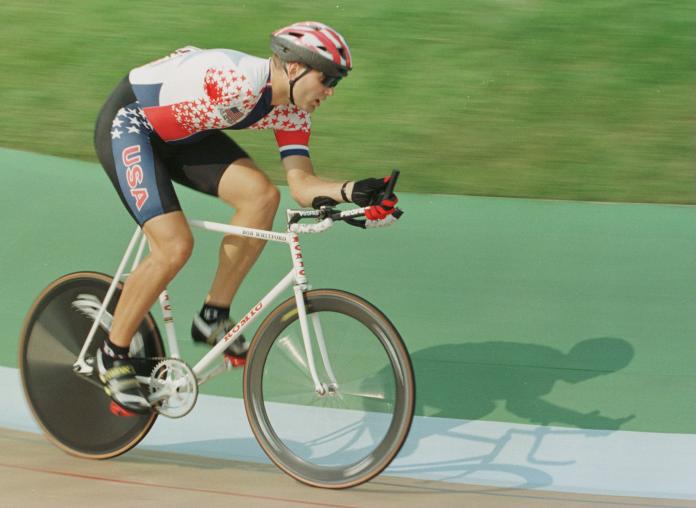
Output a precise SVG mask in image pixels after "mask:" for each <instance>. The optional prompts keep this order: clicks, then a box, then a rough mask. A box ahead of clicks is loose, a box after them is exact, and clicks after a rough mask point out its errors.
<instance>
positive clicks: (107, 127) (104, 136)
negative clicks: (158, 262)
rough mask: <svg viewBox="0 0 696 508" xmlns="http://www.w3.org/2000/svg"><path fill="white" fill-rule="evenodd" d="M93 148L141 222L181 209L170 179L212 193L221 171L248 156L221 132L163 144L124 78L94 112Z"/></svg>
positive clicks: (215, 191) (128, 207) (215, 193)
mask: <svg viewBox="0 0 696 508" xmlns="http://www.w3.org/2000/svg"><path fill="white" fill-rule="evenodd" d="M94 146H95V148H96V151H97V157H99V161H100V162H101V165H102V166H103V167H104V169H105V170H106V173H107V175H109V178H110V179H111V183H113V185H114V187H115V188H116V192H117V193H118V195H119V197H120V198H121V201H122V202H123V204H124V205H125V207H126V209H127V210H128V212H129V213H130V214H131V215H132V216H133V219H135V221H136V222H137V223H138V224H139V225H141V226H142V225H143V224H144V223H145V222H146V221H148V220H149V219H151V218H153V217H157V216H158V215H162V214H164V213H168V212H172V211H175V210H181V205H180V204H179V199H178V198H177V196H176V192H174V185H173V184H172V180H173V181H175V182H177V183H180V184H182V185H185V186H186V187H190V188H191V189H195V190H197V191H200V192H204V193H206V194H210V195H211V196H217V195H218V185H219V183H220V178H222V174H223V173H224V172H225V169H226V168H227V167H228V166H229V165H230V164H232V163H233V162H234V161H236V160H238V159H241V158H243V157H249V156H248V155H247V153H246V152H245V151H244V150H243V149H242V148H240V146H239V145H237V143H235V142H234V141H233V140H232V139H230V138H229V137H228V136H227V135H225V134H224V133H223V132H221V131H210V132H206V133H204V134H202V135H201V136H200V137H198V138H196V140H195V141H192V142H188V143H181V144H170V143H165V142H164V141H162V140H161V139H160V137H159V136H158V135H157V134H156V133H155V132H154V131H153V130H152V128H151V127H150V125H149V123H148V122H147V120H146V119H145V117H144V116H143V112H142V110H141V108H140V105H139V103H138V101H137V99H136V97H135V95H134V94H133V90H132V89H131V86H130V83H129V81H128V77H126V78H125V79H123V81H121V83H119V85H118V86H117V87H116V89H115V90H114V91H113V93H112V94H111V96H109V98H108V99H107V101H106V103H105V104H104V106H103V107H102V109H101V111H100V112H99V116H98V118H97V125H96V128H95V131H94Z"/></svg>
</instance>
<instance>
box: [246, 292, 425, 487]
mask: <svg viewBox="0 0 696 508" xmlns="http://www.w3.org/2000/svg"><path fill="white" fill-rule="evenodd" d="M305 305H306V309H307V314H308V316H307V317H308V322H309V328H310V330H311V332H310V333H311V335H312V337H313V346H312V348H313V351H314V364H315V366H316V368H317V371H318V374H319V377H320V379H321V380H322V381H323V382H324V384H325V386H326V387H327V388H329V390H328V391H327V392H326V394H323V395H319V394H317V393H316V392H315V390H314V385H313V383H312V380H311V376H310V375H309V369H308V365H307V363H306V354H305V353H304V345H303V341H302V333H301V327H300V323H299V321H300V320H299V316H298V311H297V308H296V305H295V299H294V298H290V299H288V300H287V301H285V302H283V303H282V304H280V305H279V306H278V307H277V308H276V309H275V310H274V311H273V312H272V313H271V314H270V315H269V316H268V317H267V318H266V319H265V321H264V322H263V323H262V324H261V326H260V327H259V330H258V332H257V335H256V337H254V340H253V341H252V344H251V347H250V349H249V353H248V362H247V366H246V370H245V374H244V402H245V407H246V412H247V417H248V418H249V423H250V426H251V429H252V431H253V432H254V435H255V436H256V439H257V440H258V442H259V444H260V445H261V447H262V448H263V450H264V451H265V453H266V455H268V457H269V458H270V459H271V460H272V461H273V462H274V463H275V464H276V465H277V466H278V467H279V468H281V469H282V470H283V471H285V472H286V473H287V474H289V475H290V476H292V477H293V478H295V479H297V480H299V481H301V482H303V483H306V484H308V485H313V486H316V487H324V488H332V489H341V488H347V487H353V486H355V485H359V484H361V483H363V482H366V481H368V480H370V479H371V478H373V477H375V476H376V475H378V474H379V473H381V472H382V471H383V470H384V469H385V468H386V467H387V466H388V465H389V464H390V463H391V461H392V460H393V459H394V457H395V456H396V455H397V453H398V452H399V450H400V449H401V447H402V445H403V444H404V442H405V440H406V438H407V436H408V432H409V429H410V427H411V422H412V419H413V410H414V399H415V382H414V377H413V368H412V366H411V361H410V357H409V355H408V351H407V350H406V347H405V345H404V343H403V341H402V339H401V337H400V335H399V333H398V331H397V330H396V329H395V328H394V326H393V325H392V324H391V322H390V321H389V320H388V319H387V318H386V317H385V316H384V314H382V313H381V312H380V311H379V310H378V309H377V308H376V307H374V306H373V305H371V304H370V303H369V302H367V301H365V300H363V299H362V298H360V297H358V296H356V295H353V294H350V293H346V292H343V291H338V290H327V289H323V290H314V291H308V292H307V293H305ZM317 322H318V324H319V326H318V328H319V329H320V330H321V333H322V335H323V337H324V343H325V345H326V356H327V357H328V360H329V361H328V365H329V367H328V368H327V367H326V366H325V365H326V364H325V362H324V361H323V360H322V355H321V353H320V348H319V347H318V345H317V340H316V337H317ZM332 373H333V375H334V376H335V380H336V385H335V386H334V387H333V391H332V389H331V387H332V383H331V382H332Z"/></svg>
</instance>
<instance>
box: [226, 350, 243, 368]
mask: <svg viewBox="0 0 696 508" xmlns="http://www.w3.org/2000/svg"><path fill="white" fill-rule="evenodd" d="M225 361H226V362H228V363H229V364H230V365H232V368H233V369H237V368H239V367H244V366H245V365H246V358H240V357H239V356H234V355H231V354H228V353H225Z"/></svg>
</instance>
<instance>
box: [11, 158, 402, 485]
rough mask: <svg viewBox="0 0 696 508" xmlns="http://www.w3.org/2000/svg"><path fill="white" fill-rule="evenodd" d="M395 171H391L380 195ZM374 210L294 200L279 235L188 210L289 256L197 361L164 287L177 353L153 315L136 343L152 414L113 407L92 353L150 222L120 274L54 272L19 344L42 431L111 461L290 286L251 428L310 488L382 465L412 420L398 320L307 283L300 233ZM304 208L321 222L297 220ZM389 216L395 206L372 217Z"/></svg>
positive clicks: (254, 353) (181, 409)
mask: <svg viewBox="0 0 696 508" xmlns="http://www.w3.org/2000/svg"><path fill="white" fill-rule="evenodd" d="M397 176H398V172H397V171H395V172H394V173H392V178H391V181H390V184H389V188H388V189H387V191H386V193H387V194H386V195H391V193H392V191H393V185H394V184H395V182H396V178H397ZM366 209H367V207H365V208H354V209H350V210H345V211H340V210H338V209H336V208H332V207H331V206H322V207H321V208H320V209H318V210H314V209H300V210H287V212H286V218H287V230H286V231H285V232H276V231H265V230H258V229H253V228H245V227H238V226H231V225H226V224H221V223H215V222H209V221H200V220H190V221H189V223H190V224H191V225H192V226H194V227H197V228H202V229H204V230H208V231H216V232H222V233H226V234H234V235H241V236H245V237H252V238H259V239H263V240H267V241H272V242H278V243H285V244H287V245H288V246H289V250H290V256H291V258H292V263H293V267H292V269H291V270H290V271H289V272H288V273H287V275H285V277H283V278H282V279H281V281H280V282H278V284H276V286H275V287H273V288H272V289H271V290H270V291H269V292H268V293H267V294H266V296H265V297H263V298H262V299H261V300H260V301H259V302H258V303H257V304H256V305H255V306H254V307H253V308H252V309H251V310H250V311H249V312H248V313H247V314H246V315H245V316H244V317H243V318H242V319H241V320H240V321H239V322H238V323H237V324H236V326H234V327H233V328H232V329H231V330H230V331H229V332H228V334H227V335H226V336H225V337H224V339H223V340H221V341H220V342H219V343H218V344H216V345H215V346H214V347H212V349H211V350H210V351H208V353H207V354H205V355H204V356H203V357H202V358H201V359H200V360H199V361H198V363H196V365H195V366H193V367H190V366H189V365H188V364H186V363H185V362H184V361H183V360H181V358H180V354H179V348H178V346H177V341H176V332H175V329H174V316H173V309H172V306H171V300H170V296H169V293H168V292H167V290H166V289H165V290H164V291H163V292H162V293H161V295H160V297H159V304H160V307H161V310H162V316H163V322H164V328H165V333H166V339H167V347H168V351H169V355H166V353H165V351H166V350H165V347H164V343H163V341H162V336H161V335H160V332H159V330H158V328H157V325H156V323H155V320H154V319H153V317H152V313H151V312H149V313H148V314H147V315H146V316H145V318H144V320H143V321H142V322H141V323H140V326H139V328H138V331H137V332H136V334H135V336H134V338H133V341H132V343H131V346H130V354H131V357H132V358H133V362H134V365H135V367H136V371H137V378H138V380H139V381H140V382H141V384H143V385H144V388H145V389H146V393H148V394H149V395H148V400H149V401H150V403H151V404H152V407H153V411H152V412H151V413H150V414H148V415H134V416H127V417H126V416H123V415H122V414H119V412H118V411H116V410H115V409H116V408H117V407H118V406H116V405H115V404H114V403H113V402H111V403H110V399H109V398H108V397H107V396H106V395H105V394H104V390H103V387H102V385H101V383H100V382H99V381H98V379H97V373H96V370H97V369H96V368H95V362H94V356H95V353H96V350H97V348H98V347H99V346H100V344H101V343H102V342H103V341H104V339H105V338H106V337H107V335H108V332H109V330H110V327H111V320H112V314H113V310H114V308H115V306H116V302H117V301H118V297H119V295H120V291H121V288H122V280H123V279H124V278H125V277H127V276H128V274H127V273H126V272H125V268H126V266H127V264H128V262H129V261H130V260H131V259H132V267H131V271H133V270H134V269H135V267H136V266H137V265H138V263H139V262H140V260H141V259H142V256H143V253H144V249H145V247H146V244H147V242H146V238H145V236H144V235H143V233H142V230H141V229H140V228H139V227H138V228H136V231H135V233H134V234H133V236H132V238H131V240H130V242H129V244H128V247H127V248H126V251H125V253H124V255H123V257H122V259H121V261H120V264H119V266H118V268H117V270H116V273H115V275H114V276H113V277H110V276H108V275H105V274H102V273H97V272H76V273H71V274H67V275H64V276H62V277H60V278H58V279H57V280H55V281H54V282H53V283H51V284H50V285H49V286H48V287H47V288H46V289H44V290H43V291H42V293H41V294H40V295H39V297H38V298H37V299H36V301H35V302H34V304H33V305H32V306H31V308H30V310H29V312H28V314H27V317H26V319H25V322H24V326H23V329H22V332H21V336H20V347H19V365H20V373H21V378H22V384H23V387H24V393H25V396H26V399H27V401H28V403H29V406H30V408H31V411H32V413H33V415H34V417H35V419H36V420H37V422H38V423H39V425H40V426H41V428H42V429H43V431H44V433H45V434H46V436H47V437H48V439H49V440H50V441H51V442H52V443H53V444H55V445H56V446H58V447H59V448H61V449H62V450H64V451H65V452H67V453H69V454H71V455H75V456H78V457H84V458H91V459H107V458H111V457H115V456H117V455H120V454H122V453H125V452H126V451H128V450H130V449H131V448H133V447H134V446H136V445H137V444H138V443H139V442H140V441H141V440H142V439H143V438H144V437H145V435H146V434H147V433H148V431H149V430H150V429H151V428H152V425H153V424H154V423H155V420H156V418H157V416H158V415H164V416H167V417H171V418H179V417H182V416H184V415H186V414H188V413H189V412H190V411H191V410H192V409H193V407H194V405H195V403H196V400H197V397H198V390H199V387H200V386H201V385H202V384H203V383H205V382H207V381H208V380H210V379H212V378H213V377H215V376H217V375H220V374H222V373H224V372H227V371H230V370H232V369H234V368H235V367H240V366H241V365H240V362H237V363H235V362H232V361H231V360H230V359H229V358H228V357H226V356H225V355H224V350H225V349H226V347H227V345H228V343H229V341H233V340H234V339H235V338H236V337H238V336H239V334H241V333H243V332H244V330H245V329H247V327H248V326H249V325H250V324H252V323H253V322H255V321H256V320H257V319H258V318H259V316H260V315H261V314H262V313H264V311H265V310H266V309H268V308H269V307H270V306H271V304H272V302H274V301H275V300H276V299H277V298H278V297H279V296H280V295H281V293H282V292H284V291H285V290H286V289H289V288H290V287H291V286H292V289H293V293H294V294H293V296H291V297H290V298H288V299H287V300H285V301H283V302H282V303H280V304H279V305H278V306H277V307H275V309H273V310H272V311H271V312H270V313H268V315H267V316H266V318H265V319H264V320H263V322H262V323H261V325H260V326H259V327H258V329H257V331H256V333H255V335H254V337H253V339H252V340H251V343H250V347H249V351H248V354H247V359H246V362H245V363H246V365H244V374H243V398H244V405H245V409H246V414H247V418H248V420H249V424H250V427H251V429H252V432H253V434H254V436H255V438H256V440H257V441H258V442H259V444H260V446H261V447H262V449H263V450H264V452H265V453H266V455H267V456H268V457H269V459H270V460H271V461H272V462H273V463H275V464H276V465H277V466H278V467H279V468H280V469H281V470H283V471H284V472H285V473H287V474H289V475H290V476H292V477H293V478H295V479H297V480H299V481H300V482H303V483H306V484H308V485H313V486H316V487H324V488H334V489H340V488H347V487H352V486H355V485H359V484H361V483H364V482H366V481H369V480H370V479H372V478H374V477H375V476H376V475H378V474H379V473H381V472H382V471H383V470H384V469H385V468H386V467H387V466H388V465H389V464H390V463H391V461H392V460H393V458H394V457H395V456H396V454H397V453H398V452H399V450H400V449H401V447H402V445H403V444H404V442H405V440H406V438H407V436H408V433H409V430H410V426H411V422H412V419H413V411H414V399H415V380H414V376H413V368H412V365H411V360H410V357H409V354H408V351H407V349H406V346H405V345H404V343H403V340H402V339H401V336H400V335H399V332H398V331H397V330H396V328H395V327H394V325H393V324H392V323H391V322H390V321H389V319H388V318H387V317H386V316H385V315H384V314H383V313H382V312H381V311H379V310H378V309H377V308H376V307H375V306H374V305H372V304H371V303H369V302H368V301H366V300H364V299H363V298H361V297H359V296H357V295H354V294H351V293H348V292H345V291H341V290H337V289H310V286H309V282H308V279H307V274H306V271H305V270H306V267H305V266H304V261H303V256H302V248H301V246H300V240H299V235H300V234H303V233H321V232H323V231H326V230H328V229H329V228H330V227H332V226H333V225H335V224H336V223H337V222H347V223H349V224H351V225H354V226H360V227H366V226H367V225H368V224H366V221H364V220H361V219H360V217H362V216H364V215H365V211H366ZM400 213H401V211H400V210H396V211H395V215H397V217H398V215H399V214H400ZM307 219H309V220H312V219H313V220H314V221H315V222H314V223H309V224H308V223H301V221H302V220H307ZM393 221H394V218H392V217H391V216H390V217H388V219H387V220H386V221H385V223H382V224H378V225H387V224H388V223H391V222H393ZM138 243H139V245H138V247H137V250H136V244H138ZM134 252H135V255H133V253H134ZM315 347H316V348H318V350H319V354H318V359H317V355H315V352H316V349H315ZM220 358H222V359H223V361H222V363H221V362H220ZM114 406H116V407H114Z"/></svg>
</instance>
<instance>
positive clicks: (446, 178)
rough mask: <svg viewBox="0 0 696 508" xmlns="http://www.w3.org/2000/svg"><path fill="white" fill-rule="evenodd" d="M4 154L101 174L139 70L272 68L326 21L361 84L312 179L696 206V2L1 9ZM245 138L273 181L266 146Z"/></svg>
mask: <svg viewBox="0 0 696 508" xmlns="http://www.w3.org/2000/svg"><path fill="white" fill-rule="evenodd" d="M0 19H2V20H3V21H2V23H3V28H2V30H1V31H0V61H1V62H2V67H3V77H2V80H0V101H1V103H2V105H3V107H2V109H0V144H1V145H3V146H6V147H11V148H18V149H23V150H29V151H34V152H40V153H47V154H53V155H59V156H63V157H69V158H77V159H84V160H90V161H94V160H96V158H95V155H94V152H93V148H92V129H93V123H94V119H95V117H96V114H97V112H98V110H99V107H100V105H101V103H102V102H103V100H104V99H105V98H106V96H107V95H108V94H109V92H110V91H111V89H112V88H113V86H114V85H115V84H116V83H117V82H118V81H119V79H120V78H121V77H122V76H123V75H124V74H126V72H127V71H128V70H129V69H130V68H131V67H134V66H136V65H140V64H142V63H144V62H147V61H150V60H153V59H155V58H158V57H160V56H162V55H164V54H166V53H168V52H170V51H171V50H173V49H175V48H177V47H181V46H184V45H187V44H193V45H197V46H201V47H231V48H235V49H239V50H242V51H246V52H249V53H252V54H256V55H259V56H262V55H266V54H268V52H269V50H268V34H269V33H270V32H271V31H272V30H273V29H275V28H277V27H279V26H282V25H284V24H287V23H289V22H291V21H293V20H301V19H320V20H323V21H325V22H327V23H329V24H332V25H334V26H335V27H336V28H338V29H339V30H341V31H342V32H344V34H345V35H346V36H347V38H348V39H349V41H350V43H351V49H352V51H353V55H354V61H355V71H354V72H353V73H352V74H351V77H350V79H348V80H346V81H344V82H342V83H341V85H340V86H339V88H338V89H337V93H336V95H335V97H333V98H332V99H331V100H330V101H329V102H328V103H327V104H326V105H325V106H323V107H322V108H321V111H319V112H317V113H316V114H315V115H314V116H313V132H312V142H311V151H312V157H313V160H314V163H315V166H316V168H317V171H318V172H319V173H320V174H322V175H325V176H330V177H335V178H357V177H363V176H374V175H380V174H387V173H388V172H389V170H390V169H391V168H392V167H399V168H400V169H401V170H402V172H403V175H402V180H401V183H400V187H401V189H402V190H406V191H412V192H432V193H448V194H471V195H492V196H523V197H535V198H557V199H579V200H599V201H633V202H655V203H689V204H694V203H696V182H695V180H696V94H695V93H694V89H695V85H696V59H695V58H694V56H693V55H695V54H696V4H694V3H693V2H692V1H691V0H674V1H673V2H670V3H669V6H665V5H664V4H662V3H659V2H653V1H647V0H633V1H625V0H617V1H614V2H606V1H599V0H581V1H578V2H574V3H573V2H564V1H561V0H487V1H483V0H471V1H468V2H457V1H454V0H434V1H432V2H415V1H412V0H402V1H396V0H384V1H382V2H371V1H367V0H357V1H341V0H336V1H334V2H325V1H323V2H322V1H318V0H310V1H302V2H300V1H296V0H286V1H283V2H280V1H269V0H257V1H256V2H245V1H244V0H236V1H234V2H232V1H222V2H220V1H216V2H212V1H208V0H204V1H202V2H198V3H196V4H195V5H194V4H172V3H171V2H164V1H161V0H155V1H149V2H134V1H122V2H118V3H117V2H111V1H107V0H94V1H90V2H87V1H86V0H64V1H62V2H51V1H40V0H28V1H27V0H24V1H19V0H5V1H4V2H3V3H2V5H0ZM235 138H236V139H237V140H238V141H239V142H240V143H241V144H242V145H243V146H244V147H245V148H246V149H247V150H248V151H249V152H250V153H251V154H252V155H253V156H254V158H255V159H256V160H257V162H258V164H259V165H260V166H261V167H263V168H264V169H266V170H267V172H268V173H269V174H270V175H271V177H272V178H273V179H274V180H275V181H277V182H281V181H282V180H283V175H282V168H281V166H280V163H279V159H278V155H277V151H276V149H275V144H274V141H273V136H272V135H271V134H270V133H268V132H267V133H257V132H240V133H235Z"/></svg>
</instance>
